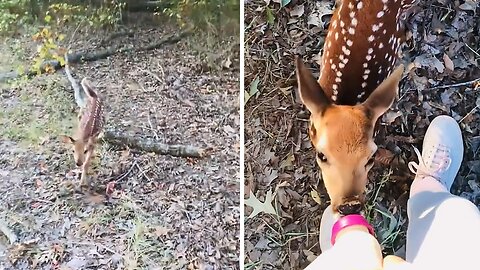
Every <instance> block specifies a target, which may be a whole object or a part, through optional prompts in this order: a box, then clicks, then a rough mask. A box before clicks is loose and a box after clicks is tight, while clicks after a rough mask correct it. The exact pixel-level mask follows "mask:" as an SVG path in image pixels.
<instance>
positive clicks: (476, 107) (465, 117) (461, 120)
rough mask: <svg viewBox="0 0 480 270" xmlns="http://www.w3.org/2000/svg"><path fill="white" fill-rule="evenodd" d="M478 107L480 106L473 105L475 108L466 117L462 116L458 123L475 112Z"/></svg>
mask: <svg viewBox="0 0 480 270" xmlns="http://www.w3.org/2000/svg"><path fill="white" fill-rule="evenodd" d="M477 109H478V106H475V107H473V109H472V110H471V111H469V112H468V113H467V114H466V115H465V116H464V117H462V119H460V121H458V123H459V124H460V123H461V122H462V121H463V120H465V118H467V117H468V116H469V115H471V114H472V113H474V112H475V111H476V110H477Z"/></svg>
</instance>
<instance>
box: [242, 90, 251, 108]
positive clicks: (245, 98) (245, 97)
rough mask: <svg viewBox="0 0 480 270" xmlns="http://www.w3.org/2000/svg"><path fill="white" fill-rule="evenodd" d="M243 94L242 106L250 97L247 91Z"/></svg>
mask: <svg viewBox="0 0 480 270" xmlns="http://www.w3.org/2000/svg"><path fill="white" fill-rule="evenodd" d="M244 92H245V95H244V102H243V104H244V105H245V104H247V102H248V100H249V99H250V98H251V97H252V96H250V94H249V93H248V92H247V91H244Z"/></svg>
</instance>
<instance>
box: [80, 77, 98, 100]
mask: <svg viewBox="0 0 480 270" xmlns="http://www.w3.org/2000/svg"><path fill="white" fill-rule="evenodd" d="M81 83H82V87H83V91H84V92H85V94H87V96H88V97H89V98H97V97H98V95H97V92H95V90H94V89H93V87H92V85H91V84H90V81H89V80H88V79H87V78H83V80H82V82H81Z"/></svg>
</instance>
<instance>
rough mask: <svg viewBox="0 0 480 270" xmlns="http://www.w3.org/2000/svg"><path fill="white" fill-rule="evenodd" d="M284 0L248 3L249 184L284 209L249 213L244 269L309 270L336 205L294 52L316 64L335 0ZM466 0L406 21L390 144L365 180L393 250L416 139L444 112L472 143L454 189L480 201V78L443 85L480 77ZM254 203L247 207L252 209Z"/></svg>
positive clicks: (429, 7) (388, 123) (383, 131)
mask: <svg viewBox="0 0 480 270" xmlns="http://www.w3.org/2000/svg"><path fill="white" fill-rule="evenodd" d="M277 2H278V1H270V2H269V4H268V5H267V4H266V3H265V1H260V0H252V1H248V3H247V4H246V5H245V25H246V26H248V27H247V29H246V33H245V40H246V45H245V46H246V48H245V52H246V56H245V86H246V89H245V91H247V92H251V93H252V94H253V93H255V95H254V96H252V97H251V98H250V100H249V102H248V104H247V105H246V108H245V179H246V181H247V183H246V186H245V191H246V194H245V197H246V198H247V197H248V194H249V191H250V190H252V192H253V194H254V195H255V196H256V197H257V198H258V199H259V200H260V201H262V202H263V201H264V200H265V198H266V194H267V193H268V192H269V191H271V192H272V193H273V198H274V199H273V206H274V207H275V209H276V211H277V213H278V215H279V218H278V221H277V217H275V216H272V215H270V214H259V215H258V216H256V217H255V218H252V219H247V221H246V225H245V227H246V229H245V238H246V240H245V252H246V254H245V258H246V259H245V263H246V265H247V269H303V268H304V267H305V266H306V265H307V264H308V263H309V262H311V261H312V260H313V259H314V258H315V257H316V256H317V255H318V254H319V253H320V250H319V247H318V230H319V224H320V217H321V214H322V211H323V209H325V207H326V206H327V205H328V204H329V199H328V196H327V194H326V192H325V189H324V186H323V183H322V181H321V179H320V177H319V170H318V167H317V165H316V163H315V158H314V151H313V150H312V147H311V144H310V141H309V138H308V134H307V125H308V118H309V115H308V112H307V111H306V110H305V109H304V108H303V106H302V105H301V104H300V101H299V99H298V97H297V96H296V94H295V91H296V80H295V76H294V56H295V55H301V56H302V57H303V59H304V60H305V61H308V65H309V66H311V67H314V68H318V65H317V64H316V59H317V55H318V53H319V52H320V49H321V48H322V46H323V43H324V38H325V36H326V31H325V30H324V28H323V27H324V26H325V25H324V23H326V22H327V21H328V20H329V14H331V13H332V7H333V2H334V1H302V0H299V1H291V2H290V1H287V2H289V3H290V4H289V5H287V7H285V8H281V7H280V6H279V4H278V3H277ZM463 2H464V1H460V2H455V3H453V2H449V1H420V2H419V5H418V6H417V7H415V8H414V10H413V16H411V17H409V19H408V21H407V28H408V29H409V30H410V33H409V34H408V42H407V46H406V47H405V48H404V50H403V60H402V61H403V62H404V63H405V64H407V65H408V71H407V73H408V74H407V76H406V77H405V78H404V79H403V80H402V83H401V90H400V98H399V100H398V101H396V102H395V104H394V106H393V108H392V110H391V111H390V112H389V113H387V114H386V115H385V116H384V117H383V125H382V126H381V127H380V129H379V134H378V135H377V136H376V139H375V140H376V142H377V144H378V145H379V147H381V148H384V149H386V151H385V153H383V155H382V156H383V157H384V159H382V160H377V162H376V165H375V166H374V168H373V170H372V171H371V173H370V174H369V178H370V183H369V185H368V198H369V203H368V208H367V215H368V217H369V218H370V220H371V221H372V223H373V224H374V227H375V228H376V230H377V236H378V237H379V241H380V242H381V243H382V246H383V249H384V251H385V252H386V253H389V254H392V253H395V254H399V255H402V254H403V253H404V252H405V250H404V247H405V246H404V244H405V225H406V221H407V219H406V218H407V217H406V212H405V209H406V201H407V195H408V190H409V186H410V184H411V181H412V179H413V174H412V173H410V171H409V170H408V168H407V166H406V164H407V163H408V161H411V160H415V161H416V160H417V159H416V156H415V154H414V152H413V149H412V145H413V146H416V147H417V148H419V149H421V142H422V139H423V136H424V134H425V131H426V128H427V126H428V124H429V123H430V121H431V120H432V119H433V118H434V117H435V116H437V115H440V114H448V115H451V116H453V117H454V118H455V119H456V120H457V121H458V122H460V125H461V128H462V133H463V135H464V141H465V145H466V146H465V155H464V161H463V164H462V167H461V169H460V173H459V176H458V179H457V180H456V182H455V185H454V187H453V189H452V191H453V192H454V193H455V194H459V195H461V196H464V197H465V198H468V199H469V200H472V201H473V202H475V203H476V204H477V205H479V206H480V178H479V176H480V166H479V165H480V163H479V161H478V153H479V149H480V148H479V145H480V144H479V142H480V126H479V125H478V123H479V120H480V113H479V112H478V110H477V109H475V107H476V106H478V104H480V97H479V94H478V87H479V86H480V85H479V84H478V82H477V83H466V84H464V85H462V86H459V87H444V88H437V86H444V85H450V84H454V83H459V82H465V81H471V80H474V79H477V78H479V77H480V69H479V66H480V57H479V54H478V52H479V50H480V48H479V47H478V44H480V43H479V41H480V26H479V24H478V15H475V14H478V12H480V6H479V5H478V3H477V4H474V3H473V2H471V1H465V3H463ZM317 72H318V70H317ZM316 75H317V76H318V73H317V74H316ZM251 85H254V86H253V87H251ZM476 104H477V105H476ZM251 211H252V209H251V208H250V207H247V210H246V215H249V214H250V213H251Z"/></svg>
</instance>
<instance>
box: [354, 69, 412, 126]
mask: <svg viewBox="0 0 480 270" xmlns="http://www.w3.org/2000/svg"><path fill="white" fill-rule="evenodd" d="M403 69H404V67H403V65H400V66H398V67H397V68H396V69H395V71H393V73H392V74H391V75H390V76H388V77H387V78H386V79H385V80H384V81H383V82H382V83H381V84H380V85H379V86H378V87H377V88H376V89H375V90H374V91H373V92H372V94H370V96H369V97H368V98H367V100H365V101H364V102H363V106H365V108H366V110H367V111H368V113H369V115H371V118H372V120H373V121H374V122H376V121H377V119H378V118H379V117H380V116H381V115H382V114H384V113H385V112H386V111H387V110H388V109H389V108H390V106H392V104H393V101H394V100H395V97H396V96H397V94H398V84H399V83H400V80H401V79H402V74H403Z"/></svg>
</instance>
